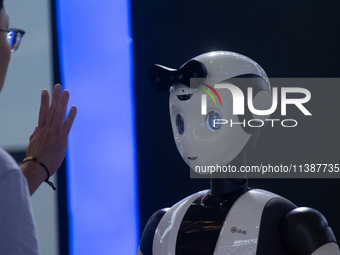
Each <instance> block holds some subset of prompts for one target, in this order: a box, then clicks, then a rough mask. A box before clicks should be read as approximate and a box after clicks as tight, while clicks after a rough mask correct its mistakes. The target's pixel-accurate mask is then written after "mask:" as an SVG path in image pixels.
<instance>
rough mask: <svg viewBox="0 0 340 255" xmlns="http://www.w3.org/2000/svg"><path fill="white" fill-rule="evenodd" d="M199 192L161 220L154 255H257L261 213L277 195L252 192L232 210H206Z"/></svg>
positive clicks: (231, 208)
mask: <svg viewBox="0 0 340 255" xmlns="http://www.w3.org/2000/svg"><path fill="white" fill-rule="evenodd" d="M206 193H207V191H202V192H198V193H196V194H194V195H192V196H190V197H188V198H186V199H184V200H182V201H180V202H179V203H177V204H176V205H174V206H173V207H172V208H171V209H170V210H169V211H168V212H167V213H166V214H165V215H164V216H163V218H162V220H161V221H160V223H159V225H158V227H157V229H156V233H155V236H154V241H153V254H154V255H158V254H167V255H175V254H176V255H184V254H185V255H190V254H195V255H222V254H224V255H226V254H227V255H236V254H237V255H243V254H247V255H252V254H253V255H255V254H256V249H257V241H258V235H259V226H260V221H261V216H262V211H263V208H264V206H265V205H266V203H267V202H268V200H269V199H271V198H272V197H274V196H276V195H275V194H272V193H269V192H266V191H262V190H251V191H248V192H246V193H245V194H243V195H242V196H241V197H239V198H238V199H237V200H236V202H234V203H233V204H231V205H230V207H229V208H224V209H221V208H220V207H218V208H216V207H204V206H202V205H201V203H200V201H201V198H202V197H203V196H204V195H205V194H206Z"/></svg>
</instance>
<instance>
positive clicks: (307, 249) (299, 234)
mask: <svg viewBox="0 0 340 255" xmlns="http://www.w3.org/2000/svg"><path fill="white" fill-rule="evenodd" d="M280 236H281V241H282V244H283V246H284V247H285V249H286V250H287V251H288V252H289V253H290V254H293V255H295V254H299V255H311V254H312V255H321V254H322V255H335V254H336V255H339V254H340V252H339V247H338V245H337V244H336V239H335V237H334V234H333V231H332V229H331V228H330V227H329V226H328V223H327V220H326V219H325V217H324V216H323V215H322V214H321V213H320V212H318V211H316V210H314V209H311V208H307V207H299V208H296V209H294V210H292V211H290V212H289V213H287V215H286V216H285V217H284V219H283V220H282V222H281V226H280Z"/></svg>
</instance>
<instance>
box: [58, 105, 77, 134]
mask: <svg viewBox="0 0 340 255" xmlns="http://www.w3.org/2000/svg"><path fill="white" fill-rule="evenodd" d="M76 115H77V108H76V107H75V106H74V105H73V106H72V107H71V109H70V112H69V113H68V115H67V118H66V120H65V121H64V124H63V127H62V129H61V135H62V139H67V137H68V134H69V133H70V130H71V127H72V125H73V121H74V119H75V117H76Z"/></svg>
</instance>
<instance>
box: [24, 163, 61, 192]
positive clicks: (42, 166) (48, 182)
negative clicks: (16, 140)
mask: <svg viewBox="0 0 340 255" xmlns="http://www.w3.org/2000/svg"><path fill="white" fill-rule="evenodd" d="M28 162H32V163H35V164H39V165H40V166H41V167H40V170H41V169H43V171H44V173H45V175H46V179H44V182H46V183H47V184H48V185H50V186H51V187H52V189H53V190H56V187H55V186H54V184H53V183H52V182H51V181H50V180H49V178H50V172H49V170H48V169H47V167H46V165H45V164H44V163H43V162H42V161H40V160H39V159H38V158H36V157H27V158H24V159H23V161H22V163H23V164H25V163H28Z"/></svg>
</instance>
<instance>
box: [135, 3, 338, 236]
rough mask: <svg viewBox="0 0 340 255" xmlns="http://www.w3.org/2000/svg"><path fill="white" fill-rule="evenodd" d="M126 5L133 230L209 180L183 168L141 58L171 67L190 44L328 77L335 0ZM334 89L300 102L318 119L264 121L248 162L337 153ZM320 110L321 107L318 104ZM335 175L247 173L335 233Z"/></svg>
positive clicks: (270, 69)
mask: <svg viewBox="0 0 340 255" xmlns="http://www.w3.org/2000/svg"><path fill="white" fill-rule="evenodd" d="M131 8H132V26H133V27H132V29H133V41H134V54H135V59H134V61H135V69H134V70H135V102H136V122H137V151H138V171H139V181H138V183H139V199H140V200H139V202H140V207H139V209H140V226H141V231H142V230H143V228H144V226H145V224H146V222H147V220H148V218H149V217H150V215H152V214H153V213H154V212H155V211H157V210H158V209H160V208H164V207H169V206H171V205H173V204H175V203H176V202H178V201H179V200H181V199H182V198H184V197H186V196H188V195H190V194H192V193H195V192H197V191H199V190H203V189H206V188H208V187H209V180H197V179H196V180H195V179H190V178H189V168H188V167H187V166H186V164H185V163H184V161H183V160H182V159H181V156H180V155H179V153H178V151H177V149H176V146H175V143H174V141H173V136H172V130H171V125H170V119H169V109H168V102H169V101H168V100H169V93H168V92H164V93H161V92H157V91H155V90H154V89H153V88H152V86H151V85H150V84H149V82H148V78H147V75H146V74H147V69H148V67H149V66H150V65H153V64H161V65H165V66H168V67H173V68H179V67H180V66H181V65H182V64H183V63H185V62H186V61H188V60H189V59H191V58H193V57H195V56H197V55H199V54H202V53H205V52H209V51H213V50H227V51H234V52H238V53H241V54H244V55H246V56H248V57H250V58H252V59H254V60H255V61H256V62H258V63H259V64H260V65H261V66H262V67H263V68H264V69H265V71H266V72H267V74H268V76H269V77H338V76H339V74H340V72H339V67H340V65H339V59H340V48H339V41H340V33H338V31H339V28H340V20H339V18H338V13H339V10H340V2H339V1H336V0H329V1H320V0H312V1H310V0H309V1H307V0H303V1H293V0H285V1H282V0H279V1H271V0H262V1H260V0H258V1H257V0H248V1H245V0H216V1H208V0H202V1H193V0H188V1H151V0H138V1H137V0H132V1H131ZM321 86H322V85H321ZM339 92H340V87H339V89H337V90H335V91H334V90H328V89H327V88H322V87H321V88H320V90H318V91H316V92H312V100H311V102H310V103H308V109H309V110H310V111H311V112H312V114H313V118H314V119H315V118H317V119H318V120H319V121H318V123H317V124H314V123H313V122H312V121H311V119H306V120H305V123H301V126H299V127H296V128H294V129H288V130H283V129H282V128H279V129H275V130H273V129H269V128H268V127H267V128H266V130H265V131H264V132H263V133H262V134H261V136H260V138H259V141H258V143H257V149H256V150H255V151H253V152H251V153H250V154H249V156H248V160H247V161H248V163H249V164H252V165H256V164H260V163H262V162H263V161H266V160H269V161H270V162H271V163H273V164H276V165H279V164H288V163H289V164H290V163H291V162H292V161H297V160H299V161H301V162H304V163H333V164H335V163H340V162H339V151H340V146H339V142H338V138H339V136H338V126H339V120H338V119H337V117H334V116H337V115H338V113H337V112H338V108H334V106H333V105H334V103H335V102H337V101H338V99H337V98H338V96H337V95H339ZM326 95H327V96H331V98H327V97H325V96H326ZM326 110H327V111H331V113H327V114H326ZM299 125H300V124H299ZM339 184H340V181H339V180H338V179H320V180H317V179H301V180H291V179H273V180H267V179H261V180H260V179H258V180H249V186H250V187H252V188H262V189H266V190H269V191H272V192H275V193H277V194H279V195H282V196H284V197H286V198H288V199H289V200H291V201H292V202H294V203H295V204H296V205H297V206H308V207H312V208H315V209H317V210H319V211H320V212H322V213H323V215H324V216H325V217H326V218H327V220H328V222H329V225H330V226H331V227H332V228H333V231H334V233H335V236H340V219H339V216H338V215H340V207H339V203H338V201H339V198H340V193H339V188H338V187H339ZM338 238H339V237H338Z"/></svg>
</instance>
